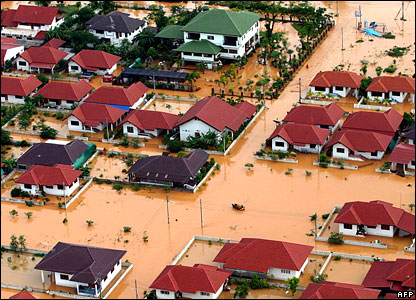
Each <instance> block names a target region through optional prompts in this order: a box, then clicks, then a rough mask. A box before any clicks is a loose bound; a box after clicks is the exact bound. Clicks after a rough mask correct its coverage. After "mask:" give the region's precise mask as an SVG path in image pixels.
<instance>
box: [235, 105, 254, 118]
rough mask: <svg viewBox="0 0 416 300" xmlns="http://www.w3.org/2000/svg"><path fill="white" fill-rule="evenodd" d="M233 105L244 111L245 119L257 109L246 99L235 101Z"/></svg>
mask: <svg viewBox="0 0 416 300" xmlns="http://www.w3.org/2000/svg"><path fill="white" fill-rule="evenodd" d="M234 107H235V108H237V109H238V110H240V111H241V112H242V113H244V114H245V115H246V117H247V119H249V118H251V117H252V116H253V115H254V113H255V112H256V110H257V106H255V105H253V104H251V103H250V102H247V101H243V102H240V103H237V104H236V105H234Z"/></svg>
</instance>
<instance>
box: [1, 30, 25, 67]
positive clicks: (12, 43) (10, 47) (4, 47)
mask: <svg viewBox="0 0 416 300" xmlns="http://www.w3.org/2000/svg"><path fill="white" fill-rule="evenodd" d="M16 41H17V39H13V38H8V37H1V66H4V63H5V62H6V61H8V60H11V61H13V60H15V59H16V58H17V57H18V56H19V54H22V53H23V52H24V51H25V48H24V47H23V45H19V44H16Z"/></svg>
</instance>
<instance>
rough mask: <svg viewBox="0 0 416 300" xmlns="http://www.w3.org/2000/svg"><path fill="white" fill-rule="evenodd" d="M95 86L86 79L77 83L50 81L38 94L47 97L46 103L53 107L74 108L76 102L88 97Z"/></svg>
mask: <svg viewBox="0 0 416 300" xmlns="http://www.w3.org/2000/svg"><path fill="white" fill-rule="evenodd" d="M93 88H94V87H93V86H92V85H90V84H89V83H88V82H86V81H85V80H82V79H81V80H80V81H78V82H77V83H69V82H58V81H50V82H48V83H47V84H46V85H45V86H43V87H42V88H41V89H40V90H39V91H38V92H37V93H36V94H35V96H37V95H42V96H43V97H44V98H45V102H44V103H45V104H49V105H50V106H51V107H56V106H60V107H62V108H72V106H73V105H74V104H75V103H76V104H78V103H79V102H81V101H82V100H84V99H86V98H87V97H88V95H89V92H91V91H92V89H93Z"/></svg>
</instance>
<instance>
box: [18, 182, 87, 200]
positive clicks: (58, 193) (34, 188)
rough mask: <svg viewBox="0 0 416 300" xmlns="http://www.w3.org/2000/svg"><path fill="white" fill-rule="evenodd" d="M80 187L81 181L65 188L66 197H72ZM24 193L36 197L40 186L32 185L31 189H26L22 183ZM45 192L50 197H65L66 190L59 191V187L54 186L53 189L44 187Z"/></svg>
mask: <svg viewBox="0 0 416 300" xmlns="http://www.w3.org/2000/svg"><path fill="white" fill-rule="evenodd" d="M78 187H79V179H77V181H76V182H75V183H74V184H73V185H72V186H71V187H69V186H65V196H70V195H71V194H72V193H73V192H74V191H75V190H76V189H77V188H78ZM20 188H21V189H22V191H25V192H28V193H29V194H31V195H36V194H37V193H38V192H40V187H39V185H36V184H32V185H31V188H30V189H27V188H25V186H24V184H23V183H20ZM43 191H44V192H45V193H46V194H48V195H55V196H64V190H60V189H58V186H57V185H54V186H53V187H52V188H51V189H50V188H47V187H46V186H43Z"/></svg>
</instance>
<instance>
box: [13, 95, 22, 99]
mask: <svg viewBox="0 0 416 300" xmlns="http://www.w3.org/2000/svg"><path fill="white" fill-rule="evenodd" d="M14 98H15V99H23V96H17V95H15V96H14Z"/></svg>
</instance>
